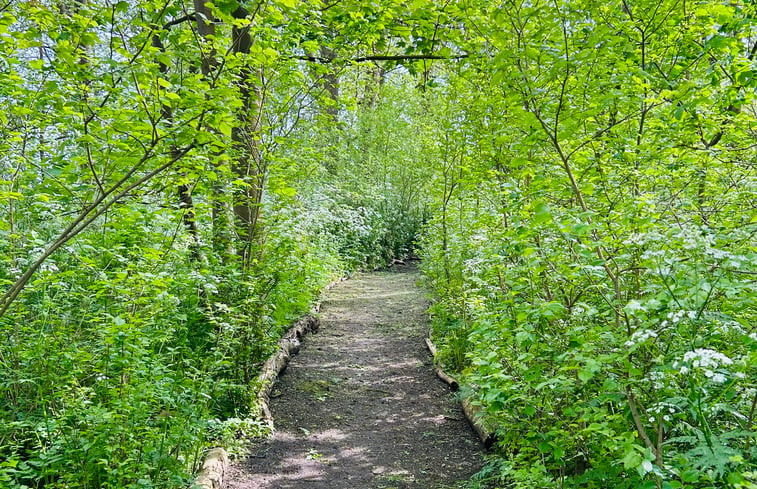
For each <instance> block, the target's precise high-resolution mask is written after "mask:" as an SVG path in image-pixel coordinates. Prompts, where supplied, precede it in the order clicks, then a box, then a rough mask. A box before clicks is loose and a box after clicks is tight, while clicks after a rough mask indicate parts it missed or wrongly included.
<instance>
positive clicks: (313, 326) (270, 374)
mask: <svg viewBox="0 0 757 489" xmlns="http://www.w3.org/2000/svg"><path fill="white" fill-rule="evenodd" d="M347 278H348V277H342V278H340V279H338V280H335V281H333V282H331V283H330V284H328V285H327V286H326V287H325V288H324V291H327V290H329V289H331V288H332V287H334V286H335V285H336V284H338V283H339V282H343V281H344V280H347ZM320 310H321V301H320V300H319V301H318V302H316V303H315V304H314V305H313V307H312V308H311V309H310V314H308V315H307V316H305V317H303V318H302V319H300V320H299V321H297V322H296V323H294V325H292V327H291V328H289V329H288V330H287V332H286V333H284V335H283V336H282V337H281V339H280V340H279V343H278V349H277V350H276V352H275V353H274V354H273V355H271V356H270V357H269V358H268V360H266V361H265V363H263V366H262V367H261V369H260V374H259V375H258V378H257V381H258V384H257V385H258V386H259V391H258V395H257V404H258V405H257V410H258V413H257V416H259V417H260V418H262V419H263V420H264V421H265V422H266V423H267V424H268V426H269V428H270V429H271V432H273V415H272V414H271V408H270V407H269V405H268V403H269V401H270V397H271V390H272V389H273V385H274V383H275V382H276V379H277V378H278V376H279V375H280V374H281V372H282V371H284V369H285V368H286V367H287V365H289V360H290V359H291V357H292V356H293V355H296V354H297V353H299V351H300V347H301V345H302V337H303V336H305V335H306V334H308V333H315V332H317V331H318V328H319V327H320V320H319V319H318V317H317V316H316V314H318V312H320ZM228 467H229V456H228V454H227V453H226V450H224V449H223V448H213V449H211V450H210V451H208V453H207V454H206V455H205V459H204V461H203V463H202V469H201V470H200V472H198V473H197V476H196V477H195V480H194V482H193V483H192V486H191V489H221V487H222V486H223V478H224V475H225V474H226V470H227V469H228Z"/></svg>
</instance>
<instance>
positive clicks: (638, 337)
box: [625, 329, 657, 348]
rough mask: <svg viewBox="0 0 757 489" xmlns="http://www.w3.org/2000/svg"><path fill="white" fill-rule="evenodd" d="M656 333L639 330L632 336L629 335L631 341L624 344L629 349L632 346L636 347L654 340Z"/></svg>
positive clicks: (648, 330)
mask: <svg viewBox="0 0 757 489" xmlns="http://www.w3.org/2000/svg"><path fill="white" fill-rule="evenodd" d="M656 337H657V333H656V332H654V331H652V330H651V329H640V330H639V331H636V332H635V333H634V334H632V335H631V339H629V340H628V341H626V342H625V346H626V348H630V347H632V346H634V345H638V344H640V343H644V342H645V341H647V340H648V339H650V338H656Z"/></svg>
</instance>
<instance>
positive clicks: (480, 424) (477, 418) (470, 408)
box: [426, 337, 497, 450]
mask: <svg viewBox="0 0 757 489" xmlns="http://www.w3.org/2000/svg"><path fill="white" fill-rule="evenodd" d="M426 348H428V351H429V353H430V354H431V358H432V360H433V367H434V372H435V373H436V376H437V377H439V379H440V380H441V381H442V382H444V383H445V384H447V385H448V386H449V388H450V390H452V391H455V392H457V391H458V390H460V382H459V381H458V380H457V379H456V378H455V377H453V376H451V375H449V374H448V373H447V372H445V371H444V370H442V368H441V367H440V366H439V365H438V364H437V363H436V356H437V348H436V345H435V344H434V342H433V341H431V338H429V337H427V338H426ZM461 404H462V409H463V414H464V415H465V418H466V419H467V420H468V423H469V424H470V425H471V428H473V431H475V432H476V435H478V438H479V440H481V443H483V445H484V447H485V448H486V449H487V450H488V449H490V448H491V447H492V446H493V445H494V444H495V443H496V442H497V435H496V433H495V432H493V431H491V430H489V429H488V428H487V427H486V426H485V423H484V421H483V419H482V415H481V408H480V407H479V406H475V405H473V403H471V401H470V399H469V398H467V397H466V398H463V400H462V401H461Z"/></svg>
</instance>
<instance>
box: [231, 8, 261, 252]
mask: <svg viewBox="0 0 757 489" xmlns="http://www.w3.org/2000/svg"><path fill="white" fill-rule="evenodd" d="M233 15H234V18H236V19H246V18H247V17H249V15H250V14H249V12H248V11H247V9H245V8H244V7H239V8H238V9H237V10H236V11H234V14H233ZM231 35H232V50H233V52H234V53H235V54H239V55H246V54H249V53H250V48H251V47H252V38H251V37H250V31H249V27H242V28H239V27H234V29H233V30H232V34H231ZM261 75H262V73H261V72H260V71H259V70H257V71H253V70H252V69H250V68H244V69H242V70H241V72H240V73H239V78H238V81H237V86H238V88H239V92H240V95H241V97H242V110H241V112H240V116H239V119H240V120H239V124H238V125H237V126H235V127H234V128H233V130H232V133H231V138H232V141H233V144H234V149H235V150H236V154H235V156H234V162H233V165H232V171H233V173H234V176H235V177H236V178H237V179H238V180H239V181H240V182H242V184H241V185H239V186H238V187H237V188H236V189H235V190H234V218H235V227H236V231H237V236H238V238H239V246H238V247H237V254H238V255H239V257H240V258H242V261H243V264H244V265H245V266H247V265H249V263H250V260H251V257H252V252H253V245H254V242H255V237H256V235H257V234H258V232H259V229H258V227H259V222H260V217H261V205H262V200H263V188H264V185H265V177H266V175H265V174H266V168H265V166H264V162H263V159H262V153H261V141H260V131H261V115H262V107H263V94H262V90H261V88H260V84H259V83H258V82H257V80H255V79H254V78H262V76H261Z"/></svg>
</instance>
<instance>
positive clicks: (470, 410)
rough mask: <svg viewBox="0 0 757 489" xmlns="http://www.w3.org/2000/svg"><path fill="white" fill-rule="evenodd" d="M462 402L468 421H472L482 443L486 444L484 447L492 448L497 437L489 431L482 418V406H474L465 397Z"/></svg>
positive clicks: (471, 423)
mask: <svg viewBox="0 0 757 489" xmlns="http://www.w3.org/2000/svg"><path fill="white" fill-rule="evenodd" d="M462 404H463V413H465V417H466V418H468V423H470V425H471V428H473V431H475V432H476V434H477V435H478V438H479V439H480V440H481V443H483V444H484V447H486V448H487V449H489V448H491V447H492V445H494V443H495V442H496V441H497V438H496V436H495V434H494V433H493V432H491V431H489V430H488V429H487V428H486V426H484V423H483V421H482V420H481V412H480V411H481V408H480V407H478V406H474V405H473V404H472V403H471V402H470V399H468V398H465V399H463V402H462Z"/></svg>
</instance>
